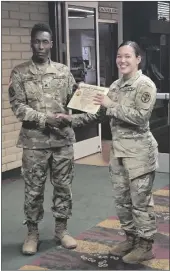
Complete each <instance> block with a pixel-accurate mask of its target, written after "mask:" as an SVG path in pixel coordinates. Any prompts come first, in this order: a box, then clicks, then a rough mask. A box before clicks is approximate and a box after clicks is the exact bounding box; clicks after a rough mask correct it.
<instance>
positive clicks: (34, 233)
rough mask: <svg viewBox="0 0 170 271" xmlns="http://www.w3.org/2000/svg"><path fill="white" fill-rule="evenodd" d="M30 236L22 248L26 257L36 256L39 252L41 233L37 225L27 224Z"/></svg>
mask: <svg viewBox="0 0 170 271" xmlns="http://www.w3.org/2000/svg"><path fill="white" fill-rule="evenodd" d="M27 227H28V235H27V237H26V239H25V241H24V244H23V247H22V253H23V254H25V255H34V254H35V253H36V252H37V247H38V242H39V233H38V225H37V224H35V223H30V222H27Z"/></svg>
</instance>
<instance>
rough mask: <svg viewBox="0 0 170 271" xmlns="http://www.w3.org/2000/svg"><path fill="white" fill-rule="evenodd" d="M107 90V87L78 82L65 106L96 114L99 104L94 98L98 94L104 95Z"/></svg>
mask: <svg viewBox="0 0 170 271" xmlns="http://www.w3.org/2000/svg"><path fill="white" fill-rule="evenodd" d="M108 92H109V88H105V87H99V86H94V85H88V84H84V83H80V84H79V87H78V89H77V90H76V91H75V93H74V95H73V97H72V98H71V100H70V102H69V104H68V105H67V107H68V108H71V109H76V110H79V111H83V112H86V113H90V114H96V113H97V111H98V110H99V108H100V105H101V104H100V103H99V102H98V101H95V98H97V95H98V94H99V95H100V94H101V95H104V96H106V95H107V94H108Z"/></svg>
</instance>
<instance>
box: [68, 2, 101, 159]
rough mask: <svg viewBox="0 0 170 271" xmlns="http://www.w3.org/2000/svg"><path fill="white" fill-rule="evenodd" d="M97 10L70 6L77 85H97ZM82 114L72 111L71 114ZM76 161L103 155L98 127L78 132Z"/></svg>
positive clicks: (71, 54)
mask: <svg viewBox="0 0 170 271" xmlns="http://www.w3.org/2000/svg"><path fill="white" fill-rule="evenodd" d="M96 9H97V2H96V7H89V6H86V5H85V6H81V5H80V3H77V5H76V4H75V3H74V5H71V4H69V2H68V3H67V16H68V20H67V42H68V44H67V48H68V50H67V51H68V54H67V58H68V59H67V60H68V61H67V62H68V66H69V67H70V71H71V73H72V74H73V76H74V78H75V80H76V82H77V83H80V82H84V83H87V84H90V85H97V84H98V68H97V67H98V66H97V42H96V40H97V38H98V37H97V33H96ZM81 113H83V112H80V111H77V110H72V114H81ZM74 131H75V136H76V143H75V144H74V155H75V160H77V159H79V158H82V157H85V156H88V155H91V154H94V153H97V152H100V150H101V138H100V134H99V125H98V124H97V123H96V124H95V123H92V124H89V125H86V126H85V127H80V128H75V129H74Z"/></svg>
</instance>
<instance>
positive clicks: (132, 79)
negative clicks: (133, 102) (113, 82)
mask: <svg viewBox="0 0 170 271" xmlns="http://www.w3.org/2000/svg"><path fill="white" fill-rule="evenodd" d="M141 74H142V70H138V71H137V72H136V74H135V75H134V76H132V77H131V78H129V79H128V80H126V81H124V79H123V77H122V78H121V79H120V81H119V83H118V85H119V87H121V88H122V87H124V86H131V85H132V84H133V83H134V82H135V81H136V80H137V79H138V78H139V77H140V76H141Z"/></svg>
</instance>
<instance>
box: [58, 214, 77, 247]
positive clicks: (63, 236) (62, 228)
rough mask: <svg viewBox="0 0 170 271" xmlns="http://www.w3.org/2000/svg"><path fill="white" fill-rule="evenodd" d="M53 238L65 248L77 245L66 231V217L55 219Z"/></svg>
mask: <svg viewBox="0 0 170 271" xmlns="http://www.w3.org/2000/svg"><path fill="white" fill-rule="evenodd" d="M55 239H56V241H57V242H61V244H62V246H63V247H64V248H67V249H73V248H76V247H77V242H76V240H75V239H74V238H73V237H72V236H71V235H70V234H69V233H68V231H67V219H56V220H55Z"/></svg>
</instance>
